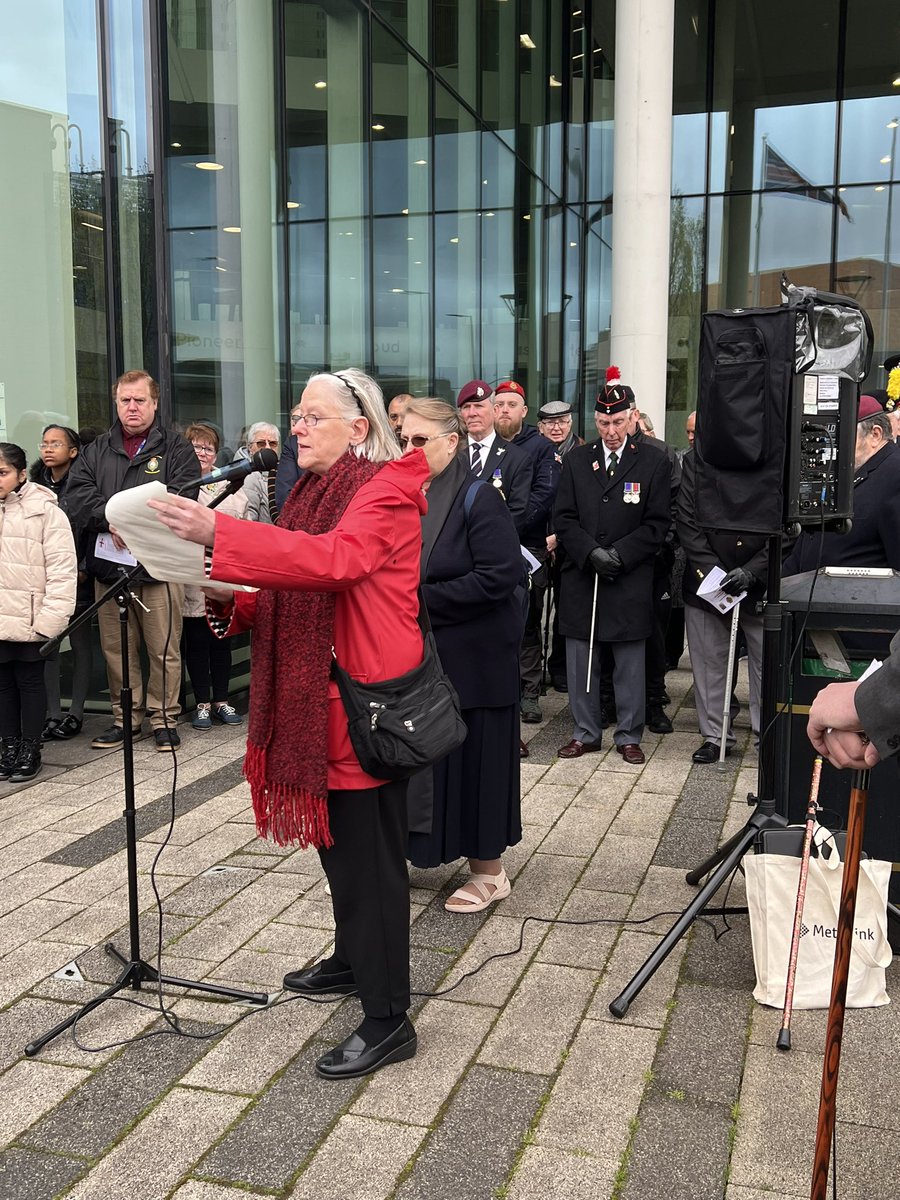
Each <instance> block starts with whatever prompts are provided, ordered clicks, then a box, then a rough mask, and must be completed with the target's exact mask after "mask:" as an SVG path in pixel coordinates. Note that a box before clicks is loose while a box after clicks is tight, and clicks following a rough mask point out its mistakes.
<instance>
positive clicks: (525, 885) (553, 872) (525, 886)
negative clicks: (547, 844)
mask: <svg viewBox="0 0 900 1200" xmlns="http://www.w3.org/2000/svg"><path fill="white" fill-rule="evenodd" d="M586 863H587V859H586V858H561V857H559V856H557V855H554V854H541V853H540V852H538V853H536V854H534V855H533V856H532V857H531V859H530V860H529V862H528V863H527V865H526V866H525V869H524V870H523V871H522V873H521V874H520V875H518V876H517V877H516V881H515V884H514V886H513V890H512V892H511V894H510V895H509V896H508V898H507V899H506V900H503V901H502V902H501V903H500V905H498V906H497V907H498V908H499V910H500V911H501V912H502V913H503V915H504V916H505V917H512V916H516V917H524V916H538V917H553V916H555V915H556V914H557V913H558V912H559V911H560V909H561V908H562V906H563V904H564V903H565V902H566V899H567V897H568V895H569V893H570V892H571V891H572V888H573V887H574V886H575V884H576V882H577V881H578V877H579V875H580V874H581V872H582V871H583V870H584V867H585V864H586Z"/></svg>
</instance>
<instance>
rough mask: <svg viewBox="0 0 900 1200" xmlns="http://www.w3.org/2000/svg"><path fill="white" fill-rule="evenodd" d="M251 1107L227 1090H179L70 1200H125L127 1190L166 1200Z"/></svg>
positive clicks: (153, 1199)
mask: <svg viewBox="0 0 900 1200" xmlns="http://www.w3.org/2000/svg"><path fill="white" fill-rule="evenodd" d="M245 1104H246V1101H245V1100H244V1099H243V1098H241V1097H238V1096H229V1095H225V1094H224V1093H222V1092H202V1091H195V1090H193V1089H192V1088H180V1087H176V1088H173V1089H172V1091H171V1092H169V1094H168V1095H167V1096H165V1097H164V1098H163V1099H162V1100H161V1101H160V1103H159V1104H158V1105H157V1106H156V1107H155V1108H153V1109H151V1110H150V1112H149V1113H148V1114H147V1115H146V1116H145V1117H144V1118H143V1120H142V1121H141V1122H140V1123H139V1124H138V1125H137V1126H136V1127H135V1128H134V1129H133V1130H132V1131H131V1132H130V1133H129V1134H128V1135H127V1136H126V1137H125V1138H123V1139H122V1141H121V1142H119V1144H118V1145H117V1146H116V1147H115V1149H113V1150H111V1151H110V1153H109V1154H107V1155H106V1156H105V1157H104V1158H103V1159H102V1161H101V1162H100V1163H98V1164H97V1165H96V1166H95V1167H94V1168H93V1169H92V1170H91V1172H90V1174H89V1175H88V1176H87V1177H86V1178H85V1179H82V1180H81V1181H80V1182H79V1183H77V1184H76V1185H75V1187H74V1188H73V1189H72V1191H71V1192H70V1193H69V1197H70V1198H71V1200H120V1198H121V1197H122V1195H123V1191H126V1190H127V1192H129V1193H133V1194H134V1195H137V1196H141V1197H142V1198H143V1200H164V1198H165V1197H167V1196H168V1195H169V1194H170V1193H171V1192H172V1190H173V1188H174V1187H175V1185H176V1184H177V1183H179V1182H180V1181H181V1179H182V1177H183V1176H184V1175H185V1174H186V1173H187V1171H188V1170H189V1169H190V1168H191V1166H192V1165H193V1164H194V1163H195V1162H196V1161H197V1159H198V1158H199V1156H200V1154H201V1153H202V1152H203V1150H204V1149H205V1148H206V1147H207V1146H208V1145H209V1143H210V1141H211V1140H215V1139H216V1138H218V1137H219V1136H220V1135H221V1133H222V1132H223V1130H225V1129H226V1128H227V1127H228V1125H230V1124H231V1122H232V1121H234V1120H236V1119H237V1117H238V1116H239V1115H240V1113H241V1110H242V1109H243V1107H244V1106H245ZM124 1180H127V1181H128V1182H127V1188H126V1187H123V1181H124Z"/></svg>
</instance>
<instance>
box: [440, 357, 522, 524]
mask: <svg viewBox="0 0 900 1200" xmlns="http://www.w3.org/2000/svg"><path fill="white" fill-rule="evenodd" d="M456 406H457V408H458V409H459V415H460V417H461V418H462V423H463V424H464V425H465V427H466V431H467V433H468V438H467V440H466V442H465V443H463V444H462V445H461V446H460V450H459V456H460V458H464V459H465V461H466V462H467V463H468V465H469V470H470V471H471V472H472V478H473V479H483V480H484V481H485V482H486V483H489V484H490V485H491V487H495V488H496V489H497V490H498V491H499V492H500V494H501V496H503V499H504V500H505V501H506V507H507V508H508V509H509V511H510V515H511V516H512V519H513V521H514V523H515V526H516V532H517V533H518V535H519V537H520V538H521V537H522V533H523V530H524V529H525V527H526V524H527V522H528V506H529V501H530V499H531V484H532V480H533V478H534V466H533V465H532V461H531V457H530V455H528V454H526V453H525V452H524V450H522V449H521V448H520V447H518V446H513V445H511V444H510V443H509V442H505V441H504V440H503V438H502V437H501V436H500V435H499V434H498V433H496V432H495V430H494V391H493V388H491V387H490V385H489V384H487V383H485V382H484V380H483V379H472V380H470V381H469V382H468V383H467V384H466V385H465V386H464V387H463V388H461V389H460V393H459V395H458V396H457V399H456Z"/></svg>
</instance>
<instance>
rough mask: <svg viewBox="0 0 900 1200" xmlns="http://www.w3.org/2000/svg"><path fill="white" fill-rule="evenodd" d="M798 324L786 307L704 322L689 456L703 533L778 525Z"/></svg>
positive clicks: (764, 530)
mask: <svg viewBox="0 0 900 1200" xmlns="http://www.w3.org/2000/svg"><path fill="white" fill-rule="evenodd" d="M796 324H797V315H796V313H795V312H794V311H793V310H792V309H789V308H786V307H784V306H783V305H779V306H778V307H775V308H746V309H740V308H739V309H728V310H723V311H718V312H708V313H705V314H704V316H703V318H702V324H701V330H700V380H699V395H698V400H697V428H696V438H695V441H694V455H695V459H696V518H697V521H698V524H699V525H701V526H702V527H703V528H706V529H733V530H741V531H743V532H745V533H761V534H774V533H778V532H779V531H780V530H781V528H782V523H783V511H784V464H785V453H786V444H787V425H788V415H789V412H790V398H791V386H792V374H793V364H794V343H795V330H796Z"/></svg>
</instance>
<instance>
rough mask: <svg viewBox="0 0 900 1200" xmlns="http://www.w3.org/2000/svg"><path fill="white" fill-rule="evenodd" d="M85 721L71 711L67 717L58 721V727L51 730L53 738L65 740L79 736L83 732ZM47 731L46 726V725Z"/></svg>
mask: <svg viewBox="0 0 900 1200" xmlns="http://www.w3.org/2000/svg"><path fill="white" fill-rule="evenodd" d="M82 724H83V722H82V720H81V718H80V717H73V716H72V714H71V713H69V715H68V716H67V717H63V719H62V720H61V721H59V722H57V725H56V728H55V729H51V730H50V736H51V737H52V738H58V739H59V741H61V742H65V741H67V740H68V739H69V738H73V737H77V736H78V734H79V733H81V726H82ZM45 732H46V726H45Z"/></svg>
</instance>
